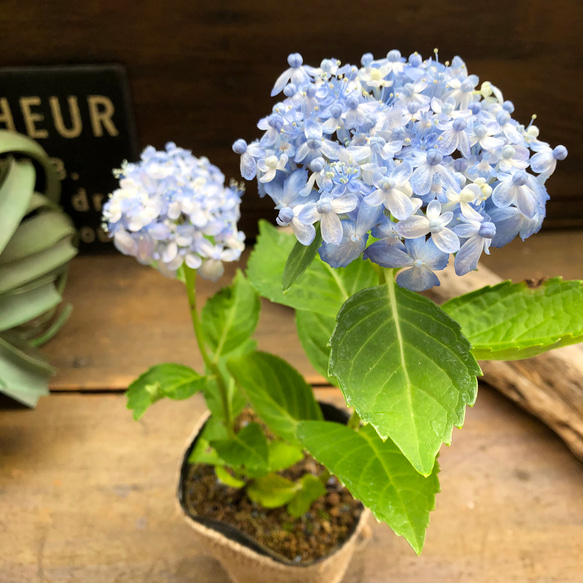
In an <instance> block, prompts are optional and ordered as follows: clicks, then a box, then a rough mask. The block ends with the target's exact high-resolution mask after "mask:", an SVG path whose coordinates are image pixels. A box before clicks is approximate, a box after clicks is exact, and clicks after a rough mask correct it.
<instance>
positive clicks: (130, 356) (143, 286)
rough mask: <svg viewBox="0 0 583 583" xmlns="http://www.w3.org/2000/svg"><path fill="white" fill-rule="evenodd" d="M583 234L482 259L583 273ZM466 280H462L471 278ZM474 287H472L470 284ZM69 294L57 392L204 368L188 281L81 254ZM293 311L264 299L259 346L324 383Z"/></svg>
mask: <svg viewBox="0 0 583 583" xmlns="http://www.w3.org/2000/svg"><path fill="white" fill-rule="evenodd" d="M581 249H583V232H562V233H561V232H550V233H541V234H539V235H537V236H535V237H532V238H530V239H528V240H527V241H526V242H524V243H522V242H521V241H520V240H517V241H514V242H512V243H511V244H510V245H508V246H507V247H505V248H504V249H494V250H492V255H491V256H489V257H488V256H484V257H483V263H484V264H485V265H486V266H487V267H489V268H490V269H492V270H494V271H495V272H496V273H497V274H498V275H500V276H501V277H503V278H512V279H514V280H515V281H519V280H521V279H525V278H534V279H536V278H540V277H552V276H555V275H563V276H564V277H565V279H578V278H583V253H580V252H577V250H581ZM234 268H235V266H233V265H229V266H228V271H227V275H226V276H225V277H224V278H223V279H222V280H220V281H219V282H217V283H216V284H213V283H212V282H208V281H205V280H202V279H199V281H198V284H199V285H198V289H199V292H198V293H199V295H200V297H201V302H200V303H201V305H202V302H203V301H204V300H205V299H206V298H208V297H210V295H212V294H213V293H214V292H215V291H216V290H217V289H218V288H219V287H220V286H222V285H226V282H228V281H229V278H230V277H232V275H233V273H234ZM471 281H472V279H471V277H470V276H468V277H467V278H461V279H460V280H459V283H460V284H461V285H463V284H464V282H469V283H468V285H471ZM468 291H469V289H468ZM65 297H66V299H67V300H68V301H70V302H72V304H73V306H74V310H73V314H72V316H71V318H70V320H69V321H68V322H67V324H66V325H65V326H64V328H63V329H62V330H61V331H60V332H59V334H58V335H57V336H56V337H55V338H54V339H53V340H52V341H51V342H49V343H48V344H47V345H46V346H45V347H43V351H44V353H45V354H46V355H47V356H48V357H49V359H50V361H51V362H52V363H53V364H54V365H55V366H56V367H57V370H58V372H57V375H56V376H55V377H54V378H53V380H52V381H51V389H53V390H86V389H87V390H105V389H114V390H123V389H125V388H127V386H128V385H129V383H130V382H131V381H132V380H134V379H135V378H136V377H137V376H138V375H140V374H141V373H142V372H143V371H144V370H146V369H147V368H149V367H150V366H152V365H153V364H158V363H162V362H178V363H181V364H187V365H190V366H193V367H195V368H196V369H197V370H202V361H201V358H200V356H199V355H198V353H197V349H196V345H195V343H194V339H193V334H192V329H191V324H190V320H189V317H188V306H187V300H186V294H185V292H184V289H183V286H182V284H180V283H179V282H177V281H173V280H169V279H166V278H164V277H163V276H161V275H160V274H159V273H157V272H156V271H154V270H153V269H150V268H148V267H144V266H142V265H139V264H138V263H137V262H136V261H135V260H134V259H133V258H129V257H121V256H108V257H78V258H76V259H75V260H74V261H73V263H72V265H71V270H70V275H69V281H68V284H67V289H66V291H65ZM293 320H294V316H293V311H292V310H291V309H288V308H286V307H284V306H279V305H276V304H272V303H270V302H268V301H263V310H262V315H261V320H260V323H259V326H258V329H257V332H256V334H255V337H256V338H257V341H258V343H259V348H260V349H262V350H267V351H269V352H272V353H274V354H277V355H279V356H282V357H284V358H286V359H287V360H288V361H289V362H290V363H291V364H292V365H293V366H295V367H296V368H297V369H298V370H299V371H300V372H301V373H302V374H303V375H305V376H306V377H307V379H308V381H309V382H310V383H312V384H325V380H324V379H323V378H322V377H321V376H320V375H319V374H317V373H316V372H315V371H314V369H313V367H312V366H311V365H310V363H309V362H308V360H307V358H306V356H305V354H304V353H303V351H302V349H301V346H300V344H299V342H298V340H297V335H296V332H295V326H294V322H293Z"/></svg>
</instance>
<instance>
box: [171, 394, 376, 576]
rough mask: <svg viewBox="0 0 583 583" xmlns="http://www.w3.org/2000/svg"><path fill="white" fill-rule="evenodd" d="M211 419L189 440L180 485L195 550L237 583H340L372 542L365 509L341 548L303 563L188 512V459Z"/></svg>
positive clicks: (337, 415)
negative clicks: (360, 551) (215, 562)
mask: <svg viewBox="0 0 583 583" xmlns="http://www.w3.org/2000/svg"><path fill="white" fill-rule="evenodd" d="M321 405H322V409H323V411H324V416H325V417H326V418H328V419H330V417H332V419H330V420H337V421H338V420H342V417H343V412H342V411H339V410H338V409H336V408H335V407H332V406H331V405H327V404H321ZM208 418H209V414H207V415H205V416H203V417H202V419H201V420H200V421H199V423H198V424H197V426H196V427H195V429H194V432H193V434H192V436H191V438H190V439H189V441H188V446H187V449H186V451H185V453H184V456H183V458H182V463H181V466H180V478H179V483H178V506H179V508H180V512H181V513H182V515H183V516H184V519H185V520H186V522H187V524H188V525H189V526H190V527H191V528H192V529H193V531H194V536H195V537H196V539H197V541H196V546H195V545H193V547H194V548H197V550H198V551H199V552H201V551H202V552H205V553H206V554H208V555H210V556H212V557H214V558H215V559H217V560H218V561H219V562H220V563H221V564H222V566H223V568H224V569H225V570H226V571H227V573H228V574H229V576H230V577H231V579H232V580H233V583H340V581H342V578H343V577H344V574H345V572H346V569H347V568H348V565H349V563H350V560H351V559H352V556H353V554H354V552H355V551H357V550H358V549H361V548H363V547H364V546H365V545H366V543H367V542H368V541H369V539H370V536H371V533H370V527H369V525H368V521H369V518H370V511H369V510H368V509H364V510H363V512H362V513H361V515H360V518H359V520H358V523H357V525H356V527H355V529H354V531H353V532H352V534H351V535H350V537H349V538H348V539H347V540H346V541H345V542H344V544H343V545H342V546H341V547H339V548H338V549H336V550H335V551H334V552H333V553H332V554H330V555H328V556H326V557H324V558H322V559H319V560H318V561H315V562H312V563H303V564H297V563H293V562H291V561H288V560H286V559H283V558H280V557H279V556H278V555H276V554H275V553H272V552H271V551H270V550H269V549H267V548H265V547H263V546H262V545H260V544H259V543H257V542H256V541H254V540H253V539H251V538H250V537H248V536H247V535H246V534H244V533H242V532H240V531H239V530H238V529H236V528H235V527H233V526H231V525H229V524H226V523H222V522H219V521H216V520H213V519H209V518H206V517H204V516H196V517H193V516H191V515H190V514H189V513H188V512H187V508H186V504H185V500H184V489H183V484H184V480H185V477H186V472H187V471H188V457H189V456H190V452H191V451H192V449H193V448H194V445H195V443H196V440H197V438H198V435H199V434H200V432H201V431H202V428H203V427H204V424H205V423H206V421H207V419H208Z"/></svg>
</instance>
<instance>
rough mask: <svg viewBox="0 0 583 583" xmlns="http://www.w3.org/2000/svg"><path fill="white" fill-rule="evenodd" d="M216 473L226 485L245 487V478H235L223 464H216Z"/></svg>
mask: <svg viewBox="0 0 583 583" xmlns="http://www.w3.org/2000/svg"><path fill="white" fill-rule="evenodd" d="M215 474H216V475H217V478H218V479H219V480H220V481H221V482H222V483H223V484H225V485H226V486H230V487H231V488H243V486H245V482H244V481H243V480H239V479H238V478H235V476H233V474H230V473H229V472H228V471H227V470H226V469H225V468H224V467H222V466H215Z"/></svg>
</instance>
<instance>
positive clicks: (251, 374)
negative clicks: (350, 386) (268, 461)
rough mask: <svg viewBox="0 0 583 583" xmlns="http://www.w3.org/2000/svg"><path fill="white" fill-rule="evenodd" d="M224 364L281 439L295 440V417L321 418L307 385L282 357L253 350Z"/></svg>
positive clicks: (256, 409) (253, 405)
mask: <svg viewBox="0 0 583 583" xmlns="http://www.w3.org/2000/svg"><path fill="white" fill-rule="evenodd" d="M227 366H228V368H229V370H230V371H231V374H232V375H233V376H234V377H235V379H236V381H237V383H238V384H239V385H240V386H241V387H242V388H243V390H244V391H245V394H246V395H247V397H248V399H249V401H251V405H252V407H253V409H254V410H255V411H256V412H257V414H258V415H259V417H261V419H262V420H263V421H264V422H265V423H266V424H267V426H268V427H269V428H270V429H271V430H272V431H273V433H275V434H276V435H277V436H279V437H281V438H282V439H285V440H286V441H289V442H291V443H297V438H296V435H295V430H296V426H297V423H298V421H300V420H301V419H321V418H322V411H321V410H320V407H319V405H318V403H317V402H316V399H315V398H314V393H313V392H312V388H311V387H310V385H308V384H307V383H306V381H304V379H303V377H302V375H300V373H299V372H297V371H296V370H295V369H294V368H293V367H292V366H290V365H289V364H288V363H287V362H285V361H284V360H282V359H281V358H278V357H277V356H273V355H272V354H267V353H265V352H253V353H251V354H249V355H246V356H244V357H243V358H233V359H230V360H229V362H228V364H227Z"/></svg>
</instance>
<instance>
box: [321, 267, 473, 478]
mask: <svg viewBox="0 0 583 583" xmlns="http://www.w3.org/2000/svg"><path fill="white" fill-rule="evenodd" d="M331 347H332V349H331V353H330V374H331V375H334V376H336V377H337V378H338V381H339V383H340V388H341V389H342V392H343V393H344V397H345V398H346V402H347V403H348V404H349V405H351V406H353V407H354V408H355V410H356V411H357V412H358V414H359V415H360V417H361V419H362V420H363V421H364V422H365V423H370V424H371V425H373V426H374V428H375V429H376V430H377V432H378V434H379V435H380V437H381V438H382V439H387V438H388V437H390V438H391V439H392V440H393V441H394V442H395V443H396V444H397V446H398V447H399V448H400V449H401V451H402V452H403V453H404V454H405V456H406V457H407V459H409V461H410V462H411V463H412V464H413V466H414V467H415V468H416V469H417V471H418V472H420V473H421V474H423V475H429V474H430V473H431V471H432V469H433V464H434V461H435V456H436V455H437V452H438V451H439V448H440V446H441V444H442V443H448V444H449V443H450V442H451V435H452V430H453V427H454V426H456V427H460V426H461V425H462V424H463V421H464V415H465V407H466V405H472V404H473V403H474V401H475V399H476V394H477V385H478V383H477V379H476V375H479V374H481V371H480V368H479V366H478V364H477V362H476V361H475V359H474V357H473V356H472V354H471V352H470V343H469V342H468V341H467V340H466V339H465V338H464V336H463V335H462V333H461V331H460V327H459V325H458V324H457V323H456V322H454V321H453V320H452V319H451V318H450V317H449V316H448V315H447V314H446V313H445V312H444V311H443V310H441V309H440V308H439V307H438V306H437V305H435V304H434V303H433V302H431V301H430V300H428V299H426V298H424V297H422V296H420V295H419V294H416V293H413V292H411V291H409V290H406V289H402V288H400V287H397V285H396V284H395V282H394V280H393V279H392V278H390V279H388V280H387V283H386V285H382V286H378V287H375V288H370V289H365V290H363V291H360V292H358V293H357V294H355V295H354V296H352V297H351V298H350V299H349V300H348V301H347V302H346V303H345V304H344V306H343V307H342V309H341V310H340V312H339V314H338V319H337V324H336V329H335V330H334V334H333V336H332V339H331Z"/></svg>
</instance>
